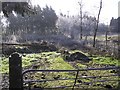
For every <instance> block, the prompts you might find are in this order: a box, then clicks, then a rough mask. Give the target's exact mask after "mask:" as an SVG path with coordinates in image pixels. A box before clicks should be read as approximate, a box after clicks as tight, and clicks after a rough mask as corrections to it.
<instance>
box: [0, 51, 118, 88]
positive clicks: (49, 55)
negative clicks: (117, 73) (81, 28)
mask: <svg viewBox="0 0 120 90" xmlns="http://www.w3.org/2000/svg"><path fill="white" fill-rule="evenodd" d="M74 52H81V51H79V50H74V51H70V53H74ZM84 54H86V55H88V54H87V53H84ZM91 58H92V61H90V62H89V63H80V62H76V63H75V64H76V65H75V66H77V67H78V68H87V67H100V66H99V65H114V66H120V64H118V60H116V59H113V58H111V57H102V56H96V57H91ZM1 63H2V66H1V69H0V70H1V71H0V73H9V70H8V69H9V60H8V58H5V57H3V58H2V60H1ZM32 65H38V68H37V69H53V70H54V69H55V70H56V69H58V70H59V69H62V70H74V69H76V67H74V66H73V65H71V64H70V63H69V62H67V61H64V59H63V57H62V55H61V54H60V53H57V52H42V53H37V54H35V53H33V54H25V55H23V57H22V66H23V68H26V67H32ZM108 73H110V71H109V70H107V71H82V72H80V73H79V76H81V75H83V74H86V75H88V76H100V75H109V74H108ZM42 74H45V75H46V76H45V79H54V77H57V76H60V77H59V78H61V79H63V78H75V76H76V74H75V73H67V72H55V73H33V74H31V75H32V77H31V78H30V79H35V80H39V79H41V76H42ZM102 79H106V78H101V79H100V78H98V80H102ZM109 79H118V77H110V78H109ZM81 80H82V82H90V81H92V80H93V79H81ZM73 83H74V80H65V81H60V80H57V81H55V82H52V81H51V82H43V83H33V84H32V86H40V87H55V86H64V85H71V86H72V85H73ZM77 83H78V82H77ZM78 84H79V83H78ZM105 84H110V85H114V86H116V85H117V82H110V83H109V82H106V83H105ZM85 86H86V85H81V87H85ZM88 87H90V86H88ZM91 87H92V86H91ZM96 87H98V86H96Z"/></svg>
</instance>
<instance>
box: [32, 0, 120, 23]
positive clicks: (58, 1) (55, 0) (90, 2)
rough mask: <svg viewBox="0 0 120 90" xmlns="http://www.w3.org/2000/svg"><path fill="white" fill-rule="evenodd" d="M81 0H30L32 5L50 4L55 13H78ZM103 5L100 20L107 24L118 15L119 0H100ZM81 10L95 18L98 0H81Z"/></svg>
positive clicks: (43, 5) (98, 4)
mask: <svg viewBox="0 0 120 90" xmlns="http://www.w3.org/2000/svg"><path fill="white" fill-rule="evenodd" d="M80 1H81V0H32V4H33V5H37V4H38V5H40V6H41V7H45V5H46V4H47V5H48V6H52V8H53V9H54V10H55V12H56V13H57V14H59V13H60V12H62V13H63V14H69V15H78V14H79V4H78V2H80ZM102 1H103V6H102V10H101V14H100V22H101V23H106V24H109V23H110V20H111V18H112V17H114V18H117V17H118V2H119V1H120V0H102ZM82 4H83V12H84V13H85V12H87V14H89V15H91V16H95V17H96V18H97V14H98V11H99V6H100V0H82Z"/></svg>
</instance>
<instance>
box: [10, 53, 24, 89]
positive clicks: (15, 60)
mask: <svg viewBox="0 0 120 90" xmlns="http://www.w3.org/2000/svg"><path fill="white" fill-rule="evenodd" d="M13 89H20V90H22V89H23V79H22V57H21V56H20V55H19V54H18V53H13V54H12V55H11V56H10V57H9V90H13Z"/></svg>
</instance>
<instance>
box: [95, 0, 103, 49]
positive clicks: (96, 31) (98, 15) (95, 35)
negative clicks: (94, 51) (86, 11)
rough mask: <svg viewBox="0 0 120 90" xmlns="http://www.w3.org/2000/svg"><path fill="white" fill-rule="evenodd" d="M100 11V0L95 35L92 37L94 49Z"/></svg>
mask: <svg viewBox="0 0 120 90" xmlns="http://www.w3.org/2000/svg"><path fill="white" fill-rule="evenodd" d="M101 9H102V0H101V1H100V8H99V12H98V17H97V22H96V28H95V33H94V37H93V47H95V44H96V35H97V31H98V24H99V17H100V12H101Z"/></svg>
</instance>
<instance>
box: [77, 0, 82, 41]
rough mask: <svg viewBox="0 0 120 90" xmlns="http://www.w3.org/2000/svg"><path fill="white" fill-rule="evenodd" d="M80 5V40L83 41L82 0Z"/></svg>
mask: <svg viewBox="0 0 120 90" xmlns="http://www.w3.org/2000/svg"><path fill="white" fill-rule="evenodd" d="M78 3H79V6H80V39H82V32H83V30H82V24H83V23H82V18H83V17H82V14H83V12H82V8H83V4H82V0H81V2H78Z"/></svg>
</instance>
